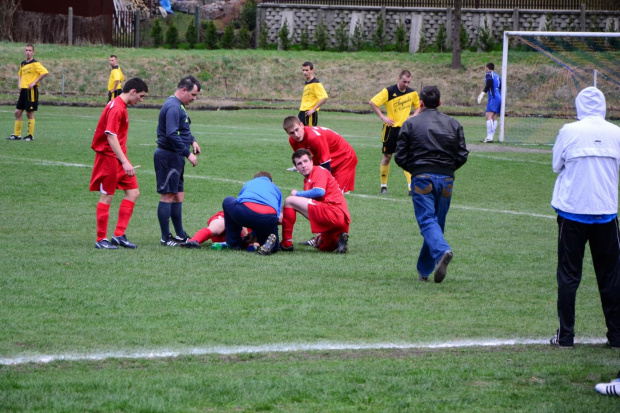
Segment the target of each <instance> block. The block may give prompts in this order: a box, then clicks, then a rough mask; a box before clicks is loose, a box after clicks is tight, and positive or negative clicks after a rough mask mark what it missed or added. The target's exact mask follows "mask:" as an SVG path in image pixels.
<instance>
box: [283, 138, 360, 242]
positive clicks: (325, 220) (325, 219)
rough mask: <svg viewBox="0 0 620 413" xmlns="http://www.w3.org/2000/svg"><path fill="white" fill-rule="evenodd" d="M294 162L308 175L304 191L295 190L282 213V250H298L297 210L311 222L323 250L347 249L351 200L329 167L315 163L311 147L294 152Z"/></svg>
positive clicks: (298, 168) (305, 176)
mask: <svg viewBox="0 0 620 413" xmlns="http://www.w3.org/2000/svg"><path fill="white" fill-rule="evenodd" d="M292 159H293V164H294V165H295V167H296V168H297V171H298V172H299V173H301V174H302V175H303V177H304V190H303V191H297V190H295V189H293V190H292V191H291V196H289V197H288V198H286V200H285V201H284V208H283V213H282V243H281V244H280V249H281V250H282V251H294V250H295V247H293V227H294V226H295V221H296V220H297V212H299V213H300V214H301V215H303V216H304V217H306V218H307V219H308V220H309V221H310V229H311V230H312V232H313V233H315V234H317V235H316V236H315V246H316V248H318V249H319V251H335V250H337V251H338V252H339V253H345V252H347V249H348V247H347V243H348V240H349V234H348V232H349V224H350V223H351V215H350V214H349V209H348V207H347V201H346V200H345V199H344V195H342V192H341V191H340V188H339V187H338V183H337V182H336V180H335V179H334V177H333V176H332V174H331V173H330V172H329V171H328V170H327V169H325V168H322V167H320V166H315V165H313V164H312V154H311V153H310V151H309V150H307V149H297V150H296V151H295V152H294V153H293V157H292Z"/></svg>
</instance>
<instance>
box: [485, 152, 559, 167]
mask: <svg viewBox="0 0 620 413" xmlns="http://www.w3.org/2000/svg"><path fill="white" fill-rule="evenodd" d="M473 155H474V156H475V157H476V158H486V159H494V160H497V161H508V162H522V163H533V164H536V165H547V166H549V169H551V163H550V162H542V161H534V160H530V159H514V158H502V157H501V156H487V155H480V154H479V153H476V152H473Z"/></svg>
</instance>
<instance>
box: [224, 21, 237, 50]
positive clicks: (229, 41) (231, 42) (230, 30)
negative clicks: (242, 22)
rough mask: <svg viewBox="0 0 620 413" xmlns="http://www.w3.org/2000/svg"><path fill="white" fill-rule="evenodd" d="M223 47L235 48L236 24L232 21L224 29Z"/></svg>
mask: <svg viewBox="0 0 620 413" xmlns="http://www.w3.org/2000/svg"><path fill="white" fill-rule="evenodd" d="M222 48H223V49H234V48H235V26H234V25H233V24H232V23H231V24H229V25H228V26H226V28H225V29H224V35H223V36H222Z"/></svg>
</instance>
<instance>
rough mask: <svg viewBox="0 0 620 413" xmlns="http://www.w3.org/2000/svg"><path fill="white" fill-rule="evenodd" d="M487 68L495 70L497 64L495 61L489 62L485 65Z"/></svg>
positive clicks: (489, 70)
mask: <svg viewBox="0 0 620 413" xmlns="http://www.w3.org/2000/svg"><path fill="white" fill-rule="evenodd" d="M485 69H486V71H487V72H491V71H493V70H495V65H494V64H493V63H487V64H486V66H485Z"/></svg>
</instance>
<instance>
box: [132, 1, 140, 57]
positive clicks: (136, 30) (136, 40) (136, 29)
mask: <svg viewBox="0 0 620 413" xmlns="http://www.w3.org/2000/svg"><path fill="white" fill-rule="evenodd" d="M133 47H135V48H136V49H137V48H139V47H140V10H136V13H135V14H134V24H133Z"/></svg>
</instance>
